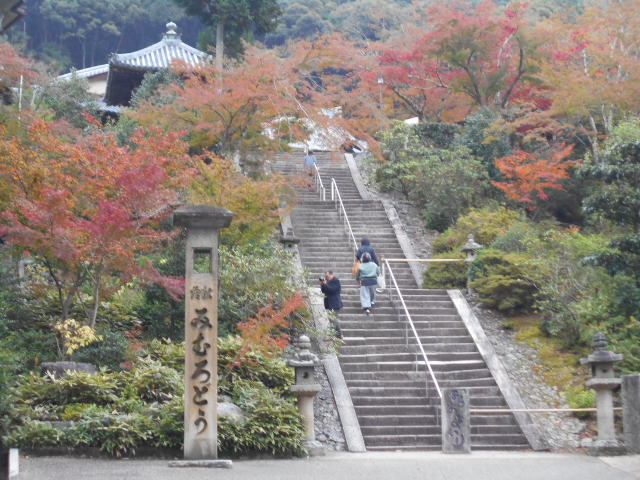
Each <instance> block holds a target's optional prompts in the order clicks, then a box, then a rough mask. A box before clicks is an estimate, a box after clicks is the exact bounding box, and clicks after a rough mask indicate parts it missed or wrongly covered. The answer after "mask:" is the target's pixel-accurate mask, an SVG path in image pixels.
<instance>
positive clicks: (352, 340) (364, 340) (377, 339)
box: [343, 329, 475, 346]
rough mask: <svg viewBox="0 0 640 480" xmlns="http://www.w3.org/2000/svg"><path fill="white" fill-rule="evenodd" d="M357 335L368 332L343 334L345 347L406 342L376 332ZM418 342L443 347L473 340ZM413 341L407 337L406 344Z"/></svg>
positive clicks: (428, 339)
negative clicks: (441, 345)
mask: <svg viewBox="0 0 640 480" xmlns="http://www.w3.org/2000/svg"><path fill="white" fill-rule="evenodd" d="M357 333H361V334H363V333H368V332H362V331H360V332H358V331H356V330H353V329H352V330H351V332H350V333H347V332H343V340H344V342H345V345H350V346H351V345H354V346H356V345H372V346H373V345H404V344H405V343H407V341H406V340H405V338H404V335H402V336H380V335H378V334H377V332H371V335H370V336H369V335H367V336H366V337H365V336H364V335H354V334H357ZM420 340H421V342H422V344H423V345H431V344H443V345H455V344H458V343H470V344H472V345H475V343H473V339H472V338H471V337H470V336H469V335H457V336H455V335H451V336H437V337H436V336H421V337H420ZM414 343H415V339H414V338H413V337H411V336H409V337H408V344H409V345H411V344H414Z"/></svg>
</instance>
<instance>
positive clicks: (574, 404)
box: [565, 386, 596, 418]
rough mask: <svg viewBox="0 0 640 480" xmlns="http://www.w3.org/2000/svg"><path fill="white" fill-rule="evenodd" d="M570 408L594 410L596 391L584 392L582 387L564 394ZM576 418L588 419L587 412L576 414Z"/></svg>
mask: <svg viewBox="0 0 640 480" xmlns="http://www.w3.org/2000/svg"><path fill="white" fill-rule="evenodd" d="M565 397H566V399H567V402H568V403H569V407H570V408H594V407H595V406H596V391H595V390H592V389H588V390H585V388H584V387H582V386H580V387H575V388H571V389H569V390H567V392H566V393H565ZM575 416H576V417H582V418H584V417H588V416H589V412H576V413H575Z"/></svg>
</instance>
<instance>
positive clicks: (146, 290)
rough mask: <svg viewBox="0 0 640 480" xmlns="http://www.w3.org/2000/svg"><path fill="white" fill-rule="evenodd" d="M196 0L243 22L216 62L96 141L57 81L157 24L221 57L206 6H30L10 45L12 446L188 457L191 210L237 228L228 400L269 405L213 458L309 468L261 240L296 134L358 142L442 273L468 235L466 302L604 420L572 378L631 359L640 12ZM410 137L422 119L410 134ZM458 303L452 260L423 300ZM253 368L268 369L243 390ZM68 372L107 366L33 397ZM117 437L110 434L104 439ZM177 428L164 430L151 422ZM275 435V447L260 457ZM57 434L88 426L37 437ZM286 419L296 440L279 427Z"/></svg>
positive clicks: (171, 75)
mask: <svg viewBox="0 0 640 480" xmlns="http://www.w3.org/2000/svg"><path fill="white" fill-rule="evenodd" d="M209 3H210V4H211V5H210V6H216V8H218V7H219V8H220V10H219V11H218V13H217V15H220V18H223V17H224V13H225V10H224V8H223V7H225V8H227V7H228V8H231V6H233V7H234V8H237V7H238V6H244V7H246V8H245V10H243V12H244V13H243V15H244V16H243V17H233V18H235V19H236V20H237V21H229V22H227V23H226V24H225V30H224V35H225V52H226V54H227V57H226V58H225V63H224V67H223V68H220V67H219V66H215V65H205V66H203V67H201V68H200V69H199V70H198V71H197V72H191V71H189V70H188V69H185V67H184V65H179V64H176V65H175V66H174V68H173V69H172V71H171V72H168V73H167V72H160V73H156V74H151V75H148V76H147V78H146V79H145V81H144V82H143V84H142V85H141V87H140V88H139V89H138V91H137V92H136V93H135V95H134V98H133V100H132V103H131V105H130V107H129V108H127V109H125V110H124V111H123V113H122V115H121V117H120V119H119V121H118V122H117V123H114V122H106V123H101V122H100V121H98V120H96V118H97V117H98V116H99V113H98V112H97V111H96V110H95V108H94V107H93V106H92V104H91V102H89V101H88V100H90V96H88V93H87V85H86V84H85V83H84V82H83V81H81V80H78V79H75V80H73V81H71V82H59V81H56V80H55V73H60V72H64V71H67V69H68V68H70V67H76V68H82V67H84V66H89V65H92V64H95V63H98V64H99V63H105V62H106V61H107V59H108V54H109V53H111V52H114V51H119V52H126V51H131V50H136V49H139V48H143V47H145V46H147V45H149V44H151V43H155V42H156V41H158V40H159V38H160V35H161V33H162V32H163V31H164V29H165V27H164V24H165V23H166V21H169V20H172V21H175V22H177V23H178V24H179V26H180V27H181V30H182V31H183V32H184V35H183V39H184V40H186V41H187V42H188V43H195V42H198V45H199V47H200V48H202V49H205V50H208V51H213V49H212V47H213V44H214V42H215V31H214V29H215V22H213V21H211V18H209V17H207V15H203V12H202V11H201V10H199V9H198V5H201V2H190V1H189V0H180V1H178V0H176V4H173V3H171V2H169V1H168V0H145V1H128V0H114V1H113V2H93V1H89V0H76V1H70V0H50V1H47V0H44V1H33V2H27V7H28V11H29V14H28V16H27V17H26V18H25V19H24V20H22V21H21V22H19V23H18V24H16V26H15V27H14V28H13V29H12V30H11V31H10V32H9V40H10V42H11V43H2V44H0V45H1V46H2V48H1V49H0V55H1V56H2V57H1V58H0V63H1V64H2V65H3V70H2V71H1V74H0V93H1V94H2V100H3V106H2V109H1V110H0V124H1V127H2V139H1V144H0V175H2V176H3V177H2V178H4V179H7V180H8V181H7V182H4V183H3V185H2V189H1V190H0V207H1V210H2V224H1V227H0V235H2V238H3V240H4V241H5V242H6V244H7V245H9V246H11V248H7V249H5V255H6V256H7V258H9V259H16V258H21V259H23V260H25V259H27V260H29V262H28V263H29V265H30V266H29V267H28V270H29V272H30V273H29V281H28V282H17V281H15V278H14V276H13V274H12V272H14V269H13V268H7V271H6V272H5V274H4V275H3V276H2V291H1V295H0V334H1V338H0V342H2V349H0V355H3V359H2V362H0V363H1V365H2V369H1V371H0V375H2V376H3V378H4V379H5V381H4V382H2V383H1V384H2V385H4V386H5V388H7V389H9V388H10V390H11V395H6V396H5V397H6V398H7V399H12V400H9V401H8V402H7V403H6V404H4V406H3V408H6V409H7V411H9V413H10V414H9V415H6V416H5V417H4V418H6V419H8V420H7V421H8V422H9V423H8V424H7V425H5V426H4V428H5V430H4V431H5V432H10V433H8V434H7V435H6V439H7V441H10V442H12V443H16V444H20V445H43V444H47V443H49V444H57V442H63V443H65V442H66V444H73V442H80V443H79V444H80V445H94V446H99V447H100V448H102V449H103V450H105V451H108V452H110V453H114V454H122V453H130V452H131V450H134V449H135V447H136V446H137V445H144V444H153V445H156V446H176V445H178V444H179V435H177V434H176V431H177V430H178V429H179V425H180V420H179V419H180V418H181V413H180V410H179V409H180V405H179V403H180V402H179V401H178V400H177V399H179V395H177V396H176V395H175V392H177V391H179V389H180V386H179V381H178V380H176V379H177V378H179V375H178V374H176V373H175V372H177V369H179V366H178V363H179V362H176V361H175V358H176V356H179V354H180V353H179V349H180V346H177V347H175V345H174V344H173V342H180V341H181V339H182V338H181V335H182V328H181V325H182V313H181V312H182V304H181V301H180V296H181V294H182V290H181V288H182V285H181V279H180V277H181V274H182V268H183V267H182V262H183V258H182V256H181V254H180V252H181V249H182V248H183V246H182V243H181V239H180V237H179V235H177V234H176V232H174V231H173V230H172V229H171V227H170V225H169V224H168V222H167V218H168V216H169V215H170V213H171V210H172V209H173V208H174V206H175V205H177V204H179V203H180V202H184V201H197V202H201V203H211V204H219V205H222V206H225V207H227V208H229V209H231V210H233V211H234V212H235V213H236V214H237V217H236V219H235V220H234V223H233V224H232V227H231V228H230V229H229V230H228V231H226V232H225V233H224V235H223V239H222V244H223V245H222V250H221V254H222V256H223V261H222V262H221V264H222V265H223V266H224V269H223V271H222V281H223V284H222V289H221V291H222V292H224V293H223V296H222V299H221V302H222V304H221V322H222V323H221V324H222V329H223V332H224V333H228V334H229V336H228V337H225V339H224V342H228V343H225V344H224V345H226V348H227V350H226V351H227V352H228V361H225V362H223V364H224V365H226V367H225V368H226V370H225V373H224V375H223V376H224V378H226V379H229V381H230V383H229V384H228V385H227V386H226V387H225V388H226V390H225V392H226V393H228V394H229V395H230V396H231V397H233V400H234V401H236V402H237V403H239V404H241V405H246V406H250V405H255V404H256V402H258V400H259V401H260V402H263V403H264V404H265V405H267V407H268V408H273V410H272V411H262V412H260V411H258V412H256V416H255V417H253V418H252V419H251V422H254V423H250V425H253V426H254V427H255V430H253V434H252V433H251V432H252V430H251V429H248V430H246V431H245V430H242V429H235V430H234V428H233V427H232V426H231V427H229V428H230V430H229V431H230V432H232V433H233V435H235V436H234V437H233V438H230V439H229V441H228V443H227V444H225V445H227V446H228V447H227V448H232V449H233V448H237V449H239V450H240V451H245V450H246V451H252V450H253V451H272V452H280V453H283V452H299V451H300V448H301V447H300V445H301V443H300V442H299V439H300V436H299V434H300V432H301V430H299V422H298V423H296V422H297V420H295V419H293V420H291V418H293V417H295V412H293V413H292V411H291V409H290V408H289V407H290V406H291V403H290V400H291V399H289V398H287V395H286V386H287V384H288V382H290V381H291V379H290V377H287V376H286V374H284V373H283V372H282V371H281V370H279V369H280V368H281V367H282V365H281V363H278V362H277V361H276V360H274V358H277V357H278V354H279V353H281V351H282V348H283V347H284V345H285V344H286V339H287V334H288V333H289V331H290V328H291V325H292V324H304V323H305V322H306V321H308V312H306V310H305V307H304V306H303V302H302V301H301V297H300V295H299V293H297V291H298V290H299V289H300V286H295V285H292V284H291V283H290V282H289V281H288V280H287V279H288V274H289V272H290V264H289V263H288V262H289V260H288V259H287V256H286V255H285V254H283V253H281V252H280V251H279V250H277V247H276V246H275V244H274V233H275V229H276V226H277V224H278V218H279V216H278V215H279V213H280V212H281V208H285V210H286V208H290V207H291V205H292V191H291V189H290V188H288V187H287V185H286V182H284V180H283V179H282V178H280V177H278V176H277V175H271V174H269V173H268V169H267V168H266V166H265V164H264V159H266V158H268V157H269V153H271V152H274V151H288V149H289V147H288V144H289V143H290V142H291V141H294V140H304V139H305V137H306V135H308V130H309V122H314V123H315V124H316V125H320V126H325V125H329V124H331V125H332V126H333V127H335V128H344V129H347V130H348V131H350V132H351V133H353V134H354V135H355V136H357V137H358V138H360V139H362V140H366V141H367V142H368V145H369V147H370V154H369V155H368V156H367V158H366V159H363V160H362V161H363V162H368V163H369V165H370V166H371V167H372V168H373V170H374V172H375V181H376V182H377V183H378V186H379V187H380V188H381V189H382V190H386V191H389V192H391V193H392V194H393V195H396V196H397V198H399V199H402V200H404V201H407V202H410V203H412V204H414V205H415V206H416V207H417V209H418V210H419V211H420V212H421V215H422V217H423V221H424V224H425V226H426V227H428V228H430V229H433V230H435V231H437V232H440V233H441V235H439V237H438V238H437V240H436V241H435V242H434V245H433V247H434V251H435V254H436V256H438V255H439V256H443V257H446V258H451V257H452V256H456V255H461V254H460V248H461V247H462V245H463V244H464V243H465V241H466V238H467V235H468V234H470V233H473V234H474V235H475V238H476V240H477V241H478V242H480V243H481V244H483V246H484V247H485V248H484V249H483V250H482V251H481V253H480V255H479V257H478V259H477V260H476V261H475V262H474V263H473V265H472V279H473V282H472V287H473V288H474V289H475V290H476V291H477V292H478V299H479V301H480V302H482V303H484V304H485V305H486V306H488V307H491V308H494V309H497V310H499V311H501V312H503V313H504V314H505V315H507V316H508V319H507V320H506V321H505V323H504V327H505V328H509V329H515V330H516V331H517V334H518V338H520V339H521V340H523V341H527V342H529V343H531V344H532V345H533V346H535V347H536V348H538V349H539V350H540V351H541V353H542V354H543V359H544V360H545V363H544V365H542V366H541V368H542V369H543V370H544V372H545V373H546V374H548V376H549V378H550V380H552V381H556V382H557V384H558V385H559V386H560V388H561V389H562V390H564V391H565V392H566V394H567V398H568V400H569V401H570V403H571V404H572V405H573V406H590V404H591V403H592V402H593V392H592V391H585V390H584V388H583V387H582V385H583V378H582V376H581V375H583V374H584V372H580V370H579V369H578V367H577V358H578V357H579V356H580V355H583V354H584V352H586V351H587V349H589V343H590V339H591V337H592V336H593V334H594V333H595V332H597V331H604V332H605V333H607V334H608V335H609V337H610V339H611V341H612V348H613V349H614V350H616V351H619V352H621V353H624V355H625V360H624V362H623V363H622V365H621V369H622V370H623V371H624V372H638V370H639V369H640V342H639V341H638V340H639V339H640V321H639V318H640V273H639V272H640V268H639V267H640V234H639V232H638V228H639V227H640V193H639V192H640V120H639V115H640V5H639V4H638V2H635V1H632V0H609V1H600V0H599V1H588V0H582V1H581V0H575V1H571V0H566V1H563V0H557V1H546V0H540V1H532V2H530V3H528V4H520V3H507V2H498V3H493V2H487V1H483V2H463V1H460V2H447V4H446V5H443V4H441V2H435V1H427V0H425V1H421V0H417V1H414V2H410V1H400V0H397V1H382V0H355V1H345V2H319V1H316V0H308V1H302V0H297V1H283V2H280V3H277V2H274V1H273V0H264V1H262V2H260V1H257V0H253V1H249V0H247V1H240V0H238V1H235V2H231V3H228V2H224V1H217V2H214V1H212V2H209ZM194 5H195V6H194ZM181 6H183V7H185V8H186V10H185V11H189V12H190V13H191V14H192V15H193V17H188V16H187V15H186V14H185V13H184V12H183V10H181ZM258 6H264V8H263V9H260V8H257V7H258ZM238 18H242V21H239V20H238ZM20 79H22V80H20ZM21 81H22V84H23V90H22V92H21V93H22V96H21V98H20V99H18V98H16V93H17V85H18V84H19V82H21ZM336 106H340V107H341V111H340V115H337V116H334V117H331V118H329V117H328V116H327V115H326V112H327V111H328V110H329V109H334V108H335V107H336ZM410 117H413V118H417V119H418V120H419V123H418V124H417V125H408V124H406V123H404V122H402V120H405V119H407V118H410ZM265 126H268V128H265ZM344 148H350V145H344ZM236 155H238V156H239V158H240V163H241V165H242V170H238V169H237V168H236V167H235V166H234V164H233V162H232V161H231V158H234V156H236ZM105 162H106V163H108V164H109V166H110V168H108V169H105V168H104V167H103V166H104V165H105ZM154 205H156V206H157V205H161V206H163V208H160V209H154V208H152V207H153V206H154ZM284 205H286V207H283V206H284ZM52 225H55V226H56V228H52V227H51V226H52ZM9 263H10V262H9ZM465 282H466V271H463V270H462V269H457V268H456V267H453V266H451V265H448V266H447V265H442V266H437V267H433V268H430V269H429V270H428V271H427V273H426V274H425V286H426V287H434V288H442V287H464V285H465ZM160 339H166V340H160ZM174 347H175V348H174ZM247 355H254V357H256V358H258V360H256V359H255V358H254V360H253V362H252V363H250V364H251V365H254V366H256V365H257V368H256V369H253V368H251V369H249V370H250V371H249V372H247V371H245V370H241V368H242V365H244V363H243V361H242V359H244V358H246V356H247ZM56 358H67V359H75V360H88V361H91V362H93V363H96V364H98V365H100V366H102V367H104V368H105V371H104V372H103V373H102V374H101V375H100V376H99V377H98V379H97V380H96V379H91V378H88V377H82V376H80V377H78V378H74V379H73V380H71V381H70V383H66V384H60V383H59V382H57V383H56V382H53V381H51V379H47V378H46V377H45V378H44V379H43V378H41V377H37V376H29V372H31V371H33V370H34V369H37V367H38V365H39V364H40V363H41V362H42V361H44V360H52V359H56ZM274 362H275V363H274ZM166 369H169V370H166ZM170 371H173V372H174V374H171V373H170ZM159 376H161V377H166V378H167V379H169V380H168V382H169V383H167V384H165V385H164V386H159V385H158V382H157V381H156V379H158V378H159ZM243 376H244V377H246V378H247V379H248V383H246V382H245V383H243V382H241V381H238V379H239V378H244V377H243ZM274 378H275V380H274ZM132 379H133V380H132ZM231 380H234V382H231ZM74 382H75V383H74ZM171 382H173V383H171ZM131 384H134V385H137V386H136V387H135V388H133V387H130V388H126V386H127V385H131ZM236 384H237V385H238V386H237V387H236V386H233V385H236ZM158 390H159V391H160V392H161V395H160V396H158V395H157V394H156V393H153V392H156V391H158ZM83 391H89V392H93V393H92V394H91V396H90V397H83V396H82V395H79V394H77V392H83ZM70 392H71V393H70ZM73 392H75V393H73ZM269 392H271V393H269ZM270 395H271V396H270ZM267 397H268V398H269V399H270V400H269V401H267V400H265V399H266V398H267ZM114 411H115V412H117V413H118V415H120V416H116V418H117V420H113V418H114V417H113V412H114ZM109 412H111V413H109ZM274 412H275V413H274ZM105 416H108V417H109V418H111V419H112V420H110V421H111V422H112V423H109V424H108V425H110V426H112V427H113V428H111V427H109V428H106V429H98V430H96V429H95V426H96V425H97V424H104V422H103V419H104V417H105ZM279 416H281V419H285V418H286V419H287V420H286V421H284V420H283V421H282V422H279V421H274V420H273V419H276V420H277V419H278V418H280V417H279ZM125 417H126V418H125ZM165 417H166V418H168V419H172V420H171V421H172V422H173V423H170V424H163V423H161V422H160V423H159V422H154V421H153V419H154V418H155V419H157V418H165ZM268 418H271V419H272V420H271V421H272V422H273V425H272V428H273V431H274V432H275V433H274V438H272V439H268V441H267V442H266V443H265V442H263V443H260V441H259V440H258V439H257V437H259V435H257V434H256V433H255V432H258V431H259V430H260V428H262V426H263V423H264V422H265V421H267V420H266V419H268ZM65 419H69V420H73V421H76V422H78V423H77V424H76V425H75V427H74V428H77V430H73V431H71V432H67V431H62V430H60V429H58V428H56V427H54V426H52V424H51V423H50V421H60V420H65ZM150 419H151V420H150ZM100 422H103V423H100ZM285 423H287V424H291V425H294V427H293V428H294V430H295V429H297V430H295V432H293V433H294V435H293V436H292V432H291V431H287V430H286V429H285V430H279V429H278V428H277V425H282V424H285ZM270 425H271V424H270ZM110 428H111V429H110ZM94 431H95V432H98V433H96V434H95V435H93V434H92V433H91V432H94ZM247 432H248V433H247ZM256 435H257V436H256ZM296 435H297V436H296ZM78 439H80V440H78ZM114 439H115V440H114ZM291 439H293V443H292V442H291V441H290V440H291ZM125 440H126V441H125ZM82 442H84V443H82ZM120 444H121V445H124V447H123V449H122V450H118V449H114V445H120Z"/></svg>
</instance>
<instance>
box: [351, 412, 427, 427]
mask: <svg viewBox="0 0 640 480" xmlns="http://www.w3.org/2000/svg"><path fill="white" fill-rule="evenodd" d="M358 421H359V422H360V428H363V427H369V428H371V427H376V426H390V427H393V426H412V425H436V422H437V416H436V415H360V416H359V417H358Z"/></svg>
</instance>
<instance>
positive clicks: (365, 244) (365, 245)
mask: <svg viewBox="0 0 640 480" xmlns="http://www.w3.org/2000/svg"><path fill="white" fill-rule="evenodd" d="M360 245H361V246H360V248H359V249H358V251H357V252H356V259H358V260H360V261H362V255H363V254H364V253H368V254H369V255H371V260H373V263H375V264H376V265H378V266H380V261H379V260H378V256H377V255H376V251H375V249H374V248H373V247H372V246H371V242H370V241H369V239H368V238H367V237H363V238H362V240H360Z"/></svg>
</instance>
